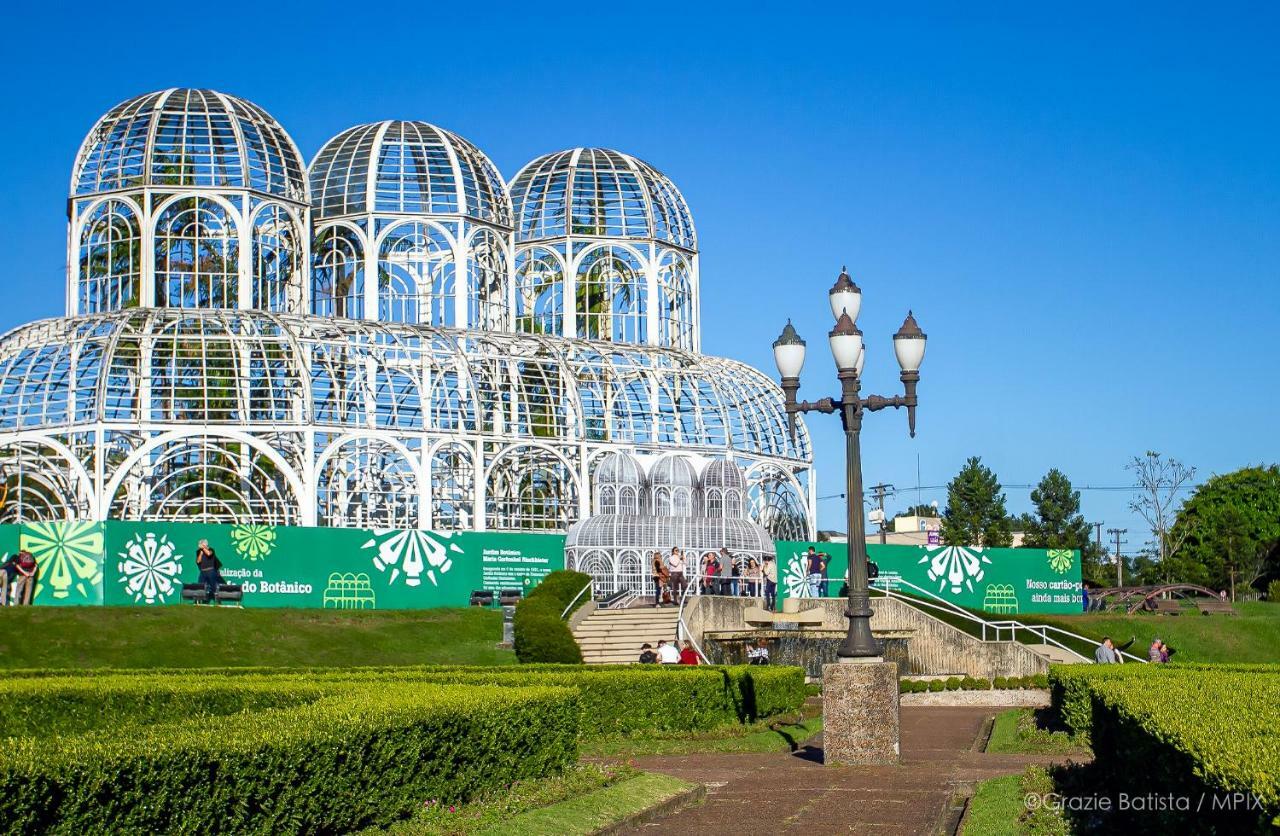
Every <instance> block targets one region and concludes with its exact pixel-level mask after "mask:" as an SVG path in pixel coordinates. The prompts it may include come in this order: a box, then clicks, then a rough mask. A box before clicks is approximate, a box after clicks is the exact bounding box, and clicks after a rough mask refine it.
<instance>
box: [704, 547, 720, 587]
mask: <svg viewBox="0 0 1280 836" xmlns="http://www.w3.org/2000/svg"><path fill="white" fill-rule="evenodd" d="M719 569H720V563H719V562H718V561H717V560H716V555H715V552H707V553H706V554H704V555H703V556H702V587H701V588H702V594H703V595H715V594H716V572H717V571H719Z"/></svg>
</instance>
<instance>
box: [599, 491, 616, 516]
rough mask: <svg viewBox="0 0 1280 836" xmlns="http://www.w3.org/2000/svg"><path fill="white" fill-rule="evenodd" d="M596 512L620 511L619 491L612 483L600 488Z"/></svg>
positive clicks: (612, 512) (611, 512)
mask: <svg viewBox="0 0 1280 836" xmlns="http://www.w3.org/2000/svg"><path fill="white" fill-rule="evenodd" d="M596 513H597V514H616V513H618V491H617V489H616V488H614V487H613V486H612V485H605V486H604V487H603V488H601V489H600V501H599V502H598V503H596Z"/></svg>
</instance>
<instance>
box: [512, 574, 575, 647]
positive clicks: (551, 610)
mask: <svg viewBox="0 0 1280 836" xmlns="http://www.w3.org/2000/svg"><path fill="white" fill-rule="evenodd" d="M590 582H591V576H590V575H586V574H583V573H582V572H570V571H568V570H567V569H559V570H557V571H555V572H552V573H550V574H549V575H547V576H546V577H544V578H543V579H542V580H541V581H539V583H538V585H537V586H535V587H534V588H533V591H532V592H530V593H529V596H528V597H527V598H525V599H524V600H523V601H521V602H520V603H518V604H516V614H515V619H514V621H513V623H512V630H513V632H514V634H515V635H514V640H515V651H516V658H517V659H519V660H520V661H521V662H525V663H535V662H553V663H565V664H581V663H582V650H581V648H579V647H578V642H577V641H576V640H575V639H574V638H573V631H571V630H570V629H569V624H568V622H566V621H565V620H564V618H561V614H562V613H564V610H565V608H566V607H568V606H569V605H570V603H574V598H575V597H576V596H577V595H578V593H579V592H581V591H582V588H583V587H584V586H586V585H587V584H588V583H590ZM585 601H586V596H585V595H584V596H583V597H582V598H579V599H578V600H577V602H576V605H575V609H576V608H577V606H581V605H582V603H583V602H585Z"/></svg>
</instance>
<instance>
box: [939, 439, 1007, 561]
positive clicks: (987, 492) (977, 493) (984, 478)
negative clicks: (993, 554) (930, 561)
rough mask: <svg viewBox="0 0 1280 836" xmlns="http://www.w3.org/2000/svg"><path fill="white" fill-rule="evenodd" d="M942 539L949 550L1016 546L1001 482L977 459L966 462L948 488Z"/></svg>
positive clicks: (943, 516) (943, 515) (974, 457)
mask: <svg viewBox="0 0 1280 836" xmlns="http://www.w3.org/2000/svg"><path fill="white" fill-rule="evenodd" d="M942 539H943V540H945V541H946V543H947V545H950V546H987V547H998V546H1009V545H1012V544H1013V534H1012V528H1011V526H1010V522H1009V514H1008V512H1006V511H1005V507H1004V494H1003V493H1001V492H1000V481H999V480H998V479H996V475H995V474H994V473H992V472H991V469H990V468H988V467H984V466H983V464H982V459H980V458H979V457H977V456H973V457H972V458H970V459H969V461H967V462H965V465H964V467H962V468H960V472H959V473H957V474H956V478H954V479H952V480H951V481H950V482H949V483H948V484H947V510H946V511H945V512H943V514H942Z"/></svg>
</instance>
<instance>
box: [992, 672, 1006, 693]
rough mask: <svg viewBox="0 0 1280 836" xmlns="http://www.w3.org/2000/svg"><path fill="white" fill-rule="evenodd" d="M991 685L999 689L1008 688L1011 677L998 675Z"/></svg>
mask: <svg viewBox="0 0 1280 836" xmlns="http://www.w3.org/2000/svg"><path fill="white" fill-rule="evenodd" d="M991 687H992V688H995V689H996V690H997V691H1003V690H1006V689H1007V688H1008V687H1009V677H1007V676H997V677H996V678H995V679H993V680H992V681H991Z"/></svg>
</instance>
